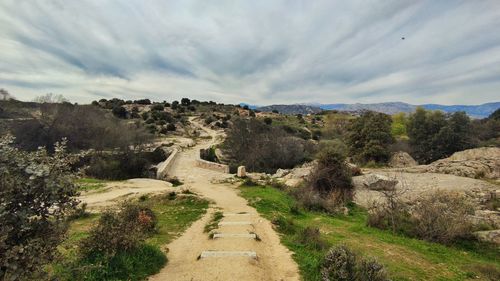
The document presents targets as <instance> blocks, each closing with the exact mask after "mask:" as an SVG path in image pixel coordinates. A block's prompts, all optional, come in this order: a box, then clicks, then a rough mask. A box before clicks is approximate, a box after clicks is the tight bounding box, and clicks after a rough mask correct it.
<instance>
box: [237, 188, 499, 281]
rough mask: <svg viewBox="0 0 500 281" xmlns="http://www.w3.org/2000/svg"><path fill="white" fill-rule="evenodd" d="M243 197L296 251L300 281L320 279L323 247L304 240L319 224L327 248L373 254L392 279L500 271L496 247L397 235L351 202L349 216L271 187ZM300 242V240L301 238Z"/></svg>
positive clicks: (488, 276) (469, 276) (488, 275)
mask: <svg viewBox="0 0 500 281" xmlns="http://www.w3.org/2000/svg"><path fill="white" fill-rule="evenodd" d="M241 195H242V196H243V197H245V198H246V199H247V200H248V201H249V203H250V205H252V206H254V207H255V208H256V209H257V210H258V211H259V213H261V214H262V215H263V216H264V217H266V218H268V219H270V220H271V221H273V222H274V223H275V225H277V229H278V231H279V232H280V233H281V234H282V238H281V239H282V243H283V244H284V245H285V246H287V247H288V248H289V249H290V250H291V251H293V252H294V259H295V260H296V262H297V263H298V265H299V268H300V271H301V274H302V276H303V279H304V280H320V276H319V269H320V264H321V261H322V258H323V256H324V254H325V252H326V249H323V248H322V247H316V246H315V244H317V241H313V242H315V243H307V241H305V242H306V243H304V241H303V240H304V239H303V237H301V236H303V233H304V232H305V231H304V229H306V228H307V227H310V228H319V230H320V234H321V237H318V238H317V239H316V240H318V239H319V240H318V241H320V243H326V244H327V245H328V246H332V245H339V244H345V245H347V246H348V247H350V248H351V249H353V250H354V251H355V252H357V253H359V254H361V255H363V256H365V257H373V258H376V259H377V260H378V261H379V262H380V263H382V264H383V265H385V267H386V268H387V271H388V273H389V274H390V277H391V278H392V280H478V279H479V280H497V279H496V278H497V277H498V274H499V272H500V263H499V262H500V259H499V258H500V253H499V251H498V248H496V249H495V248H494V247H490V248H486V247H484V245H480V244H477V243H472V242H468V243H463V244H460V245H455V246H453V247H447V246H443V245H440V244H437V243H431V242H426V241H422V240H417V239H412V238H408V237H405V236H400V235H395V234H392V233H391V232H389V231H384V230H379V229H376V228H371V227H368V226H366V217H367V214H366V211H364V210H363V209H361V208H359V207H356V206H354V207H353V208H352V209H351V212H350V214H349V215H347V216H343V215H339V216H331V215H327V214H324V213H320V212H311V211H307V210H300V212H294V214H292V212H291V210H293V209H294V208H296V207H295V206H296V202H295V200H294V199H293V198H292V197H290V196H289V195H288V194H286V193H285V192H283V191H281V190H278V189H275V188H272V187H255V186H252V187H248V186H243V187H242V188H241ZM301 241H302V242H301Z"/></svg>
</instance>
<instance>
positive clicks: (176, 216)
mask: <svg viewBox="0 0 500 281" xmlns="http://www.w3.org/2000/svg"><path fill="white" fill-rule="evenodd" d="M139 203H140V204H143V205H145V206H147V207H149V208H151V209H152V210H153V211H154V213H155V215H156V217H157V220H158V225H157V231H156V232H155V233H154V234H153V235H152V236H151V237H149V238H148V239H146V241H145V243H143V244H142V245H141V246H140V247H139V248H137V249H134V250H131V251H128V252H121V253H118V254H117V255H115V256H114V257H113V258H112V259H110V260H106V259H103V258H102V257H99V256H95V257H91V258H88V259H86V260H79V256H78V243H79V241H80V240H81V239H83V238H85V237H87V236H88V235H89V231H90V229H91V228H92V227H93V226H94V225H95V224H96V223H97V221H98V220H99V217H100V215H99V214H91V215H89V216H87V217H84V218H80V219H75V220H73V221H71V224H70V229H69V231H68V238H67V239H66V241H65V242H64V243H63V244H62V245H60V247H59V251H60V253H61V255H62V262H61V263H59V264H53V265H52V266H50V267H49V269H48V270H49V272H52V273H53V275H55V276H57V277H58V278H59V279H61V280H144V279H145V278H146V277H147V276H149V275H151V274H154V273H156V272H158V271H159V270H160V269H161V268H162V267H163V266H164V264H165V263H166V262H167V259H166V257H165V254H164V253H163V252H162V251H161V250H160V246H162V245H165V244H168V243H169V242H171V241H172V240H174V239H175V238H176V237H178V236H179V235H181V234H182V233H183V232H184V231H185V230H186V229H187V228H188V227H189V226H190V225H191V224H192V223H193V222H194V221H196V220H198V219H199V218H200V217H201V216H202V215H203V214H204V213H205V212H206V209H207V208H208V204H209V202H208V201H206V200H204V199H201V198H199V197H196V196H193V195H191V194H185V195H179V196H173V197H172V196H171V195H169V194H165V195H160V196H154V197H146V196H145V197H142V198H141V199H140V200H139ZM68 264H69V265H72V264H73V265H76V266H75V268H72V269H71V270H68V268H67V267H68ZM97 265H99V266H97ZM78 267H81V268H85V269H86V271H85V273H84V274H83V275H82V274H79V275H76V276H75V275H72V274H73V273H75V272H78ZM75 270H76V271H75Z"/></svg>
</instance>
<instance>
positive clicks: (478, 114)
mask: <svg viewBox="0 0 500 281" xmlns="http://www.w3.org/2000/svg"><path fill="white" fill-rule="evenodd" d="M422 106H423V107H424V108H425V109H431V110H442V111H444V112H455V111H465V112H466V113H467V114H468V115H469V116H471V117H474V118H485V117H488V116H489V115H490V114H491V113H493V112H494V111H495V110H497V109H499V108H500V102H490V103H485V104H481V105H440V104H423V105H422Z"/></svg>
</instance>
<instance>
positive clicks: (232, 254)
mask: <svg viewBox="0 0 500 281" xmlns="http://www.w3.org/2000/svg"><path fill="white" fill-rule="evenodd" d="M224 257H249V258H252V259H256V258H257V253H255V252H254V251H203V252H201V254H200V257H199V258H200V259H204V258H224Z"/></svg>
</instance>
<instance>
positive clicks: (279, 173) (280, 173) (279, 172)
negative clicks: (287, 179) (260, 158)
mask: <svg viewBox="0 0 500 281" xmlns="http://www.w3.org/2000/svg"><path fill="white" fill-rule="evenodd" d="M289 173H290V170H287V169H278V170H277V171H276V173H275V174H274V175H273V178H282V177H284V176H286V175H288V174H289Z"/></svg>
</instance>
